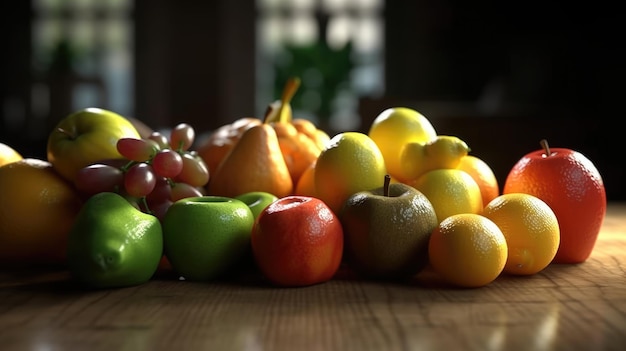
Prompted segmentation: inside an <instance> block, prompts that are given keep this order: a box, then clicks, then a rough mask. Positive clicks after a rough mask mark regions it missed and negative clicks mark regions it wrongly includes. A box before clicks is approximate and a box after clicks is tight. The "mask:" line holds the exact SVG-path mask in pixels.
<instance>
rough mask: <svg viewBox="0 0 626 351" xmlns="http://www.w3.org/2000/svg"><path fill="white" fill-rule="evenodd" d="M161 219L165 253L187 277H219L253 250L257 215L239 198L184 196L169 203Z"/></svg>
mask: <svg viewBox="0 0 626 351" xmlns="http://www.w3.org/2000/svg"><path fill="white" fill-rule="evenodd" d="M161 223H162V225H163V246H164V250H165V256H166V257H167V259H168V260H169V262H170V264H171V265H172V268H173V269H174V270H175V271H176V272H177V273H178V274H180V275H181V276H182V277H183V278H184V279H185V280H192V281H208V280H213V279H216V278H218V277H220V276H222V275H224V274H225V273H226V272H227V271H228V270H229V269H231V268H234V267H235V266H237V265H238V264H239V263H240V262H241V260H243V259H245V258H246V256H247V255H249V254H250V253H251V244H250V235H251V231H252V226H253V225H254V215H253V214H252V211H251V210H250V208H249V207H248V205H246V204H245V203H244V202H242V201H240V200H237V199H233V198H229V197H222V196H209V195H207V196H199V197H188V198H184V199H181V200H178V201H176V202H174V203H173V204H172V205H171V206H170V207H169V209H168V210H167V212H166V213H165V216H163V218H162V219H161Z"/></svg>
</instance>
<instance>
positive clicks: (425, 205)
mask: <svg viewBox="0 0 626 351" xmlns="http://www.w3.org/2000/svg"><path fill="white" fill-rule="evenodd" d="M339 219H340V221H341V223H342V225H343V232H344V238H345V250H344V252H345V260H346V262H347V264H348V266H349V267H350V268H352V269H353V270H354V271H355V272H356V273H357V274H359V275H361V276H364V277H368V278H374V279H403V278H408V277H411V276H413V275H415V274H417V273H419V272H420V271H421V270H422V269H423V268H424V267H426V265H427V263H428V240H429V239H430V233H431V232H432V231H433V230H434V229H435V227H437V224H438V221H437V215H436V214H435V209H434V208H433V206H432V204H431V203H430V202H429V201H428V199H427V198H426V196H425V195H423V194H422V193H421V192H419V191H418V190H416V189H415V188H413V187H411V186H408V185H406V184H404V183H390V177H389V176H386V177H385V182H384V185H383V186H382V187H379V188H375V189H372V190H368V191H360V192H357V193H355V194H353V195H352V196H350V197H349V198H348V200H346V202H345V203H344V205H343V207H342V209H341V212H340V213H339Z"/></svg>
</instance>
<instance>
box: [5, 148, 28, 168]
mask: <svg viewBox="0 0 626 351" xmlns="http://www.w3.org/2000/svg"><path fill="white" fill-rule="evenodd" d="M23 158H24V157H22V154H20V153H19V152H17V150H15V149H14V148H12V147H10V146H9V145H7V144H4V143H0V166H2V165H5V164H7V163H11V162H15V161H19V160H21V159H23Z"/></svg>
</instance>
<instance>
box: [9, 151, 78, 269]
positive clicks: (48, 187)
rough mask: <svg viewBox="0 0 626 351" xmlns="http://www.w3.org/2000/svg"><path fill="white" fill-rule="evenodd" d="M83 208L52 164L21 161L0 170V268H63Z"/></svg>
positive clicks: (74, 191)
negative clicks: (70, 236)
mask: <svg viewBox="0 0 626 351" xmlns="http://www.w3.org/2000/svg"><path fill="white" fill-rule="evenodd" d="M81 205H82V202H81V199H80V196H79V194H78V192H77V191H76V190H75V189H74V188H73V187H72V185H71V184H70V183H68V182H67V181H66V180H65V179H63V178H62V177H61V176H60V175H59V174H58V173H56V171H55V170H54V168H53V167H52V164H51V163H49V162H47V161H44V160H39V159H32V158H25V159H23V160H20V161H17V162H13V163H9V164H6V165H4V166H2V167H0V262H3V263H4V264H15V265H18V266H30V265H36V264H48V263H50V264H62V263H64V262H65V253H66V245H67V236H68V234H69V230H70V228H71V226H72V223H73V221H74V218H75V217H76V215H77V214H78V211H79V210H80V207H81Z"/></svg>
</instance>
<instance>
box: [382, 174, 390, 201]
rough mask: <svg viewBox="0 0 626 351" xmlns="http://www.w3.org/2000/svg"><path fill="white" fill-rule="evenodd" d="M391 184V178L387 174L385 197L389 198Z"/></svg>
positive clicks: (384, 188)
mask: <svg viewBox="0 0 626 351" xmlns="http://www.w3.org/2000/svg"><path fill="white" fill-rule="evenodd" d="M390 183H391V176H390V175H389V174H385V183H384V185H383V194H384V195H385V196H389V184H390Z"/></svg>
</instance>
